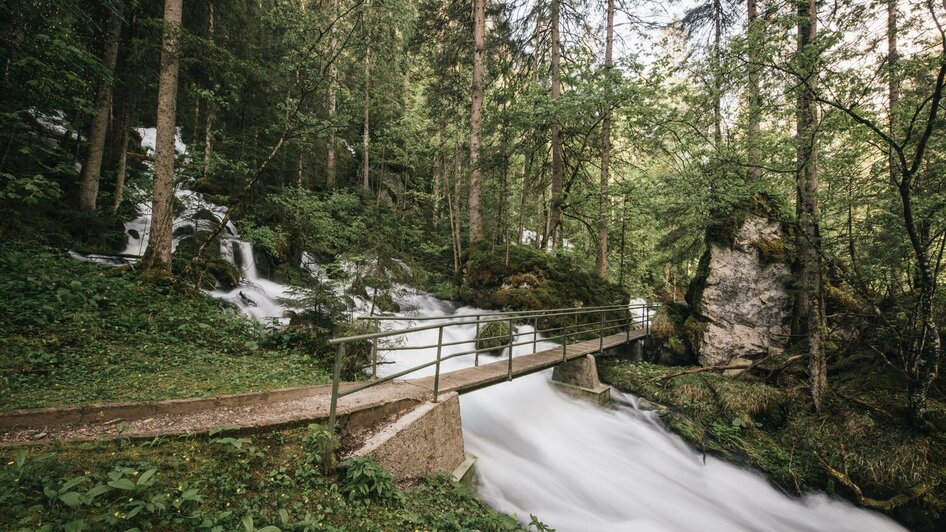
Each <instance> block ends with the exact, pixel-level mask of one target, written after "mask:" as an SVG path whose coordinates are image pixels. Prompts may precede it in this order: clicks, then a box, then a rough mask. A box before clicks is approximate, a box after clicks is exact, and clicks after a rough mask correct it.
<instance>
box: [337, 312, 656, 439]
mask: <svg viewBox="0 0 946 532" xmlns="http://www.w3.org/2000/svg"><path fill="white" fill-rule="evenodd" d="M657 308H659V305H654V304H650V303H636V304H623V305H605V306H597V307H572V308H561V309H546V310H540V311H517V312H505V313H502V312H490V313H478V314H465V315H462V316H424V317H392V316H373V317H367V318H363V319H375V320H379V321H380V320H394V319H399V320H404V321H432V320H438V321H440V322H441V323H432V324H427V325H420V326H417V327H408V328H403V329H395V330H390V331H378V332H375V333H367V334H359V335H353V336H345V337H339V338H332V339H331V340H329V341H328V343H329V345H335V346H337V348H336V352H335V367H334V371H333V375H332V398H331V405H330V408H329V427H328V428H329V431H330V432H331V433H332V434H334V432H335V424H336V413H337V407H338V399H339V398H341V397H344V396H346V395H350V394H353V393H356V392H359V391H361V390H364V389H367V388H370V387H372V386H377V385H379V384H382V383H385V382H389V381H392V380H395V379H398V378H400V377H403V376H405V375H408V374H411V373H414V372H416V371H419V370H422V369H425V368H429V367H430V366H436V370H435V371H434V375H433V377H434V388H433V394H434V397H433V401H434V402H437V396H438V391H439V384H440V374H441V372H440V365H441V363H443V362H444V361H446V360H450V359H452V358H456V357H460V356H468V355H474V357H475V358H474V366H479V355H480V353H484V352H495V351H497V350H499V351H500V352H502V350H504V349H506V350H507V351H508V357H507V364H508V378H509V380H512V378H513V371H512V369H513V368H512V358H513V357H512V352H513V349H514V348H515V347H519V346H523V345H528V344H530V343H531V344H532V346H533V347H532V351H533V353H535V352H537V349H538V347H537V346H538V335H539V334H540V333H541V334H543V338H542V340H543V341H551V340H559V339H562V340H563V341H562V342H561V344H562V361H563V362H564V361H565V360H566V359H567V348H568V338H574V337H575V336H576V335H580V334H588V333H592V332H596V333H598V342H599V351H603V350H604V336H605V331H607V330H615V331H620V330H625V331H626V333H627V338H628V340H630V337H631V331H632V330H634V329H632V327H635V326H636V325H640V326H642V329H643V331H644V335H647V334H648V333H649V331H650V320H651V313H652V311H654V310H656V309H657ZM634 311H640V315H639V316H636V315H635V312H634ZM614 312H622V313H626V314H625V315H622V316H621V317H617V318H614V317H609V316H608V314H609V313H614ZM588 314H600V319H599V320H598V321H597V322H585V323H579V317H580V316H582V315H588ZM484 317H485V318H487V319H483V318H484ZM551 317H574V324H573V325H562V326H558V327H549V328H547V329H543V330H540V329H539V320H540V319H544V318H551ZM494 322H508V324H509V332H508V333H507V334H502V335H498V336H490V337H487V338H480V337H479V333H480V328H481V327H482V326H483V325H486V324H489V323H494ZM515 322H520V323H521V322H526V323H530V322H531V324H532V325H533V329H532V331H522V332H520V331H517V330H516V326H515ZM462 325H476V336H475V337H474V339H473V343H474V346H473V347H474V349H472V350H467V351H461V352H459V353H451V354H449V355H446V356H443V355H442V351H443V348H444V347H448V346H454V345H461V344H467V343H470V340H462V341H453V342H444V341H443V330H444V328H446V327H455V326H462ZM432 329H439V331H438V337H437V343H436V344H429V345H422V346H408V347H404V346H388V347H385V349H384V350H385V351H399V350H419V349H432V348H436V349H437V358H436V359H435V360H432V361H429V362H424V363H422V364H419V365H417V366H414V367H411V368H407V369H404V370H401V371H398V372H396V373H393V374H391V375H387V376H385V377H382V378H380V379H379V378H377V365H378V340H379V339H382V338H390V337H396V336H403V335H405V334H409V333H413V332H418V331H425V330H432ZM559 331H562V334H557V335H553V336H545V334H546V333H552V332H559ZM527 334H531V335H532V339H531V340H526V341H524V342H519V341H518V340H519V339H520V337H521V336H524V335H527ZM502 339H508V343H504V344H502V345H500V346H496V347H483V348H480V347H477V344H478V343H479V341H483V340H502ZM362 341H371V368H372V371H371V373H372V379H371V380H368V381H365V382H361V383H358V384H355V385H353V386H350V387H348V388H346V389H345V390H344V391H340V390H339V386H340V383H341V366H342V359H343V358H344V356H345V348H346V345H348V344H350V343H353V342H362Z"/></svg>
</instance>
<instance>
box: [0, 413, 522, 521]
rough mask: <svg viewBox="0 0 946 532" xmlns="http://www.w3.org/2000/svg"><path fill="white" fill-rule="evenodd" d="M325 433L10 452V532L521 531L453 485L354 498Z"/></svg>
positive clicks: (1, 505) (5, 508) (423, 484)
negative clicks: (330, 467)
mask: <svg viewBox="0 0 946 532" xmlns="http://www.w3.org/2000/svg"><path fill="white" fill-rule="evenodd" d="M315 434H317V432H315V431H313V429H312V428H297V429H287V430H282V431H276V432H270V433H266V434H260V435H253V436H245V437H231V436H227V437H222V436H221V435H216V436H210V435H199V436H190V437H181V438H173V439H157V440H154V441H152V442H147V443H133V442H129V441H115V442H102V443H83V444H62V445H60V444H54V445H50V446H43V447H31V448H26V449H21V450H11V449H6V450H3V451H2V452H0V456H2V459H3V465H2V466H0V468H2V469H0V485H2V489H0V529H2V530H19V529H34V530H35V529H42V527H43V526H50V528H49V529H50V530H53V529H55V530H60V529H62V528H63V527H65V529H67V530H68V529H69V528H68V526H69V524H70V523H71V524H72V526H73V527H75V526H78V524H80V523H81V524H82V525H84V528H82V529H84V530H103V529H114V530H126V529H134V528H135V527H138V528H139V529H143V530H146V529H159V530H198V529H203V530H248V531H249V530H264V529H265V530H268V531H269V532H277V531H279V530H284V531H285V530H300V531H301V530H330V531H335V530H337V531H342V530H345V531H349V530H365V531H375V530H483V531H498V530H515V529H518V526H519V525H518V522H517V521H516V520H515V519H514V518H512V517H509V516H506V515H502V514H499V513H497V512H495V511H494V510H492V509H491V508H489V507H488V506H487V505H486V504H485V503H483V502H481V501H479V500H477V499H476V498H475V497H474V496H473V494H472V493H471V492H470V491H469V490H468V489H467V488H465V487H463V486H461V485H459V484H457V483H456V482H454V481H453V480H452V479H451V478H449V477H445V476H439V477H433V478H429V479H425V480H422V481H420V482H419V483H416V484H414V485H411V486H402V487H401V488H400V489H398V490H397V492H396V493H385V495H387V496H385V497H379V496H376V495H375V494H377V493H379V492H372V496H369V497H364V496H357V494H355V495H351V494H346V493H345V488H346V483H349V482H359V480H358V479H348V478H347V477H346V474H345V473H344V471H340V472H339V473H338V477H336V476H335V475H334V474H333V475H329V476H325V475H323V474H322V473H321V467H320V463H319V461H318V456H317V455H318V454H319V447H318V444H317V442H316V441H315V440H316V439H315V438H313V435H315ZM152 470H153V473H149V472H150V471H152ZM372 481H373V480H372ZM70 484H72V485H71V486H70ZM98 485H101V486H104V487H103V488H96V486H98ZM64 487H65V489H64ZM109 488H111V489H109ZM389 489H390V488H386V489H385V490H384V491H385V492H387V491H388V490H389ZM93 490H97V491H98V492H100V493H97V494H96V491H93ZM70 493H73V494H74V495H70ZM90 493H91V494H94V495H93V496H91V497H90ZM138 507H141V508H142V509H141V510H137V511H136V510H135V509H136V508H138ZM248 523H251V525H250V526H248ZM267 526H268V527H276V528H264V527H267ZM74 529H76V530H78V529H79V528H74Z"/></svg>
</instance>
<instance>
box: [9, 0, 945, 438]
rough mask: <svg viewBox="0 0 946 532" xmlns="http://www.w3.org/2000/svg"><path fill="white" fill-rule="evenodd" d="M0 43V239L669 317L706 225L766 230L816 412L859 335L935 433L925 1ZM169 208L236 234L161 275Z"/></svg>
mask: <svg viewBox="0 0 946 532" xmlns="http://www.w3.org/2000/svg"><path fill="white" fill-rule="evenodd" d="M0 20H2V23H0V63H2V65H0V68H2V79H0V124H2V135H0V208H2V212H3V216H2V218H0V231H2V233H3V234H4V236H5V237H9V238H21V237H23V235H24V234H26V235H35V236H37V237H38V238H41V239H43V240H44V241H46V242H47V243H49V244H52V245H55V246H60V247H69V248H75V249H86V250H95V251H119V250H121V249H122V248H123V245H124V241H125V239H126V238H127V235H126V234H125V232H124V230H123V228H122V222H123V221H127V220H129V219H131V218H134V216H135V215H136V211H137V210H139V209H140V208H141V206H142V205H153V216H154V223H153V226H152V227H151V229H150V231H151V234H150V241H149V244H148V248H147V251H146V253H145V257H144V259H143V262H142V266H143V269H144V270H145V271H146V272H147V273H148V274H149V275H150V276H151V277H152V278H162V277H167V276H169V275H172V270H173V275H174V276H177V277H178V278H179V279H184V280H187V282H193V284H196V285H201V282H202V279H204V275H205V271H207V270H208V268H212V267H213V264H214V261H213V260H212V258H213V257H212V256H213V249H212V248H213V247H214V246H212V245H211V244H212V243H214V242H216V240H215V239H217V238H218V237H219V236H220V232H221V231H222V230H223V229H224V227H225V226H226V224H227V222H230V221H233V222H235V223H236V224H237V226H238V227H239V228H240V231H241V234H242V235H244V236H245V237H247V238H249V239H250V240H252V241H253V242H254V244H255V245H256V246H257V247H258V248H259V249H260V250H265V253H266V255H267V256H268V260H269V261H270V262H271V264H272V265H273V268H274V269H276V268H277V267H281V268H288V269H290V270H291V269H292V268H297V267H299V266H300V265H301V263H302V261H303V257H305V256H310V257H315V258H316V259H317V260H318V261H319V262H322V263H325V264H331V263H333V262H336V261H339V260H341V259H346V258H347V259H352V258H354V259H355V260H363V261H368V262H371V261H374V262H375V263H376V268H375V278H374V279H372V281H371V283H374V285H375V286H377V285H379V284H383V283H382V281H381V280H380V278H379V276H380V275H381V272H382V271H386V270H387V269H390V268H388V267H387V266H384V267H382V263H383V262H384V263H387V262H386V261H387V260H388V259H395V258H396V259H399V260H405V261H407V262H408V263H410V264H413V265H417V266H418V267H419V268H421V269H424V270H426V271H428V272H430V273H432V274H433V275H434V276H435V277H436V278H437V279H440V281H439V282H441V285H440V286H441V288H444V289H445V290H448V291H449V290H450V289H451V288H450V287H451V286H453V287H454V289H455V290H454V295H455V296H457V297H466V298H469V297H470V296H469V294H470V292H469V290H467V291H464V286H467V285H469V281H470V279H472V278H473V277H475V275H474V274H475V273H476V272H472V271H471V270H470V268H471V266H470V265H471V264H474V263H476V264H482V263H484V261H482V260H480V261H479V262H476V261H474V260H473V259H471V257H473V256H474V255H476V254H486V256H487V257H490V258H489V260H487V261H485V262H490V261H492V262H493V263H501V264H504V265H506V266H507V267H508V266H509V264H510V260H511V257H512V260H513V261H515V260H516V257H518V256H520V255H521V254H522V253H523V251H522V250H521V247H522V246H532V247H534V248H537V249H539V250H547V253H548V254H549V256H552V257H555V260H559V261H564V262H565V263H567V264H568V265H569V267H574V268H576V270H580V271H589V272H590V271H594V272H597V274H598V275H599V276H600V277H601V278H603V279H602V280H603V281H607V282H611V283H614V284H615V285H618V286H619V288H620V290H621V291H623V292H622V293H623V294H626V295H634V296H637V297H648V298H652V299H656V300H662V301H671V302H673V301H682V300H683V299H684V294H685V291H686V287H687V284H688V281H689V279H690V278H691V277H692V276H693V275H694V274H695V273H696V272H697V269H698V264H699V260H700V257H701V256H702V255H703V253H704V250H705V249H706V245H705V242H706V241H707V239H711V238H713V235H714V233H715V232H718V231H719V230H721V229H720V228H721V227H722V226H725V223H726V222H725V221H727V220H733V219H736V218H738V217H739V216H742V215H744V214H746V213H752V214H756V215H763V216H765V217H767V218H769V219H773V220H776V221H778V222H779V223H782V224H784V225H785V226H786V227H788V228H789V233H790V234H791V235H792V237H793V238H792V241H791V242H790V245H789V246H788V247H789V248H790V249H787V250H783V251H784V252H785V253H787V254H788V255H789V256H790V257H791V262H792V268H793V277H794V279H795V317H794V326H793V333H792V334H793V339H794V340H797V342H798V343H799V345H803V346H804V347H803V350H804V351H805V353H806V356H807V359H808V362H809V364H808V368H809V375H810V388H811V397H812V398H813V400H814V405H815V407H816V408H820V407H821V405H822V402H823V399H824V394H825V393H826V391H827V390H828V386H829V382H828V379H827V366H826V359H827V358H828V357H829V356H834V355H833V354H832V353H834V352H835V351H836V350H837V349H840V346H841V345H842V344H843V343H844V342H846V341H848V340H851V338H852V336H851V335H854V336H856V337H857V338H856V340H857V342H858V343H860V344H863V345H867V346H869V347H870V348H871V349H873V350H874V351H876V352H877V353H878V356H880V357H881V358H882V359H883V360H884V361H885V362H887V363H889V365H890V371H891V372H896V373H897V374H898V375H901V376H902V377H903V378H904V383H905V384H904V385H905V387H906V390H907V396H908V397H907V400H906V401H907V405H906V406H907V407H908V410H909V412H910V417H911V418H912V419H913V421H914V423H915V424H917V425H918V426H922V425H924V424H925V423H926V421H925V420H924V416H925V410H926V401H927V395H928V394H929V393H930V392H931V389H932V387H934V381H935V379H936V378H937V375H938V370H939V363H940V358H941V345H940V343H941V340H940V331H941V327H942V322H943V318H944V316H943V311H944V304H943V303H944V296H943V294H942V292H941V290H939V287H938V281H939V279H940V277H941V275H942V272H941V265H942V261H943V254H944V249H946V210H944V208H943V207H944V205H946V196H944V192H946V191H944V185H946V181H944V179H943V176H944V175H946V172H944V171H946V168H944V164H946V161H944V153H946V145H944V143H946V135H944V134H943V132H944V126H946V121H944V117H943V114H944V108H943V105H944V104H943V90H944V77H946V41H944V25H946V5H943V4H942V3H939V2H934V1H932V0H889V1H879V0H878V1H873V0H872V1H858V2H849V1H845V2H834V3H827V2H817V1H816V0H797V1H789V2H783V1H767V0H763V1H759V0H746V2H732V1H728V0H709V1H706V2H702V1H700V2H682V3H676V2H666V3H654V2H631V1H626V0H621V1H615V0H608V1H607V2H601V3H589V2H584V1H578V0H537V1H530V2H515V1H498V0H492V1H489V2H487V1H486V0H472V1H465V2H449V1H440V0H423V1H421V2H409V1H406V0H355V1H352V0H316V1H309V0H258V1H243V0H197V1H191V2H186V3H184V2H182V1H181V0H166V2H164V3H163V4H162V3H161V2H139V1H136V0H81V1H76V0H9V1H7V2H4V3H3V5H2V7H0ZM148 128H154V129H148ZM151 134H153V135H154V138H153V139H151V140H149V141H147V142H145V144H148V143H149V142H150V143H151V144H153V146H154V150H153V152H152V151H150V150H145V149H144V148H142V147H141V144H142V142H141V141H142V140H143V139H142V138H141V137H142V136H143V135H151ZM180 186H185V187H187V188H189V189H192V190H195V191H198V192H201V193H203V194H204V195H206V196H207V197H209V198H211V199H212V200H213V201H215V202H216V203H218V204H220V205H224V206H227V207H228V209H229V210H228V211H227V214H226V216H225V217H224V219H223V220H222V221H221V223H217V224H214V225H215V226H214V227H210V228H205V230H202V231H200V232H199V234H197V235H194V237H193V238H191V240H190V243H189V245H187V246H180V247H179V248H178V251H177V252H175V253H174V254H173V255H172V236H173V235H172V225H171V220H172V218H173V215H174V213H175V210H176V209H179V206H178V205H177V204H176V203H175V201H176V200H175V196H174V189H175V187H180ZM511 250H512V251H511ZM185 255H186V256H185ZM371 283H368V284H369V285H370V284H371ZM467 288H469V287H468V286H467ZM540 303H541V302H540ZM524 304H525V303H524ZM842 323H843V324H844V326H843V327H840V326H839V324H842ZM851 324H857V325H856V326H855V325H851ZM839 329H844V331H846V332H844V333H843V334H841V333H839ZM850 331H857V332H856V333H850ZM845 334H847V335H848V336H844V335H845Z"/></svg>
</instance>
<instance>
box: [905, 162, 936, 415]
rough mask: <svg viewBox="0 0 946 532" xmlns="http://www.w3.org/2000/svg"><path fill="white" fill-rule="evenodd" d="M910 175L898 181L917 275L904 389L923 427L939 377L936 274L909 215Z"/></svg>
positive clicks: (924, 244)
mask: <svg viewBox="0 0 946 532" xmlns="http://www.w3.org/2000/svg"><path fill="white" fill-rule="evenodd" d="M912 182H913V176H912V175H911V174H910V172H909V171H908V170H904V171H903V178H902V179H901V180H900V182H899V191H900V201H901V205H902V207H903V220H904V223H905V225H906V228H907V234H908V235H909V237H910V244H911V245H912V247H913V253H914V255H915V257H916V260H917V270H918V271H917V273H918V276H919V279H918V282H917V284H918V285H919V286H918V287H917V288H918V290H919V292H920V298H919V302H918V305H917V309H916V314H915V316H916V317H915V318H914V331H913V334H912V338H911V342H910V345H909V346H908V349H909V354H908V358H909V361H910V363H909V367H908V368H907V372H908V373H907V374H908V375H909V386H908V389H907V394H908V398H907V401H908V403H909V408H910V417H911V419H912V421H913V423H914V424H916V425H917V426H920V427H922V426H924V425H925V424H926V421H925V420H924V417H925V415H926V398H927V395H928V394H929V390H930V387H932V385H933V381H934V380H935V379H936V377H937V375H938V374H939V359H940V352H941V349H942V346H941V339H940V336H939V327H938V326H937V324H936V319H935V316H934V309H933V304H934V298H935V296H936V274H935V273H934V268H933V265H932V263H931V261H930V255H929V250H928V248H927V245H926V242H925V241H926V240H928V239H924V238H923V237H922V236H921V231H920V230H919V229H918V228H917V224H916V220H915V217H914V213H913V193H912Z"/></svg>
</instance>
